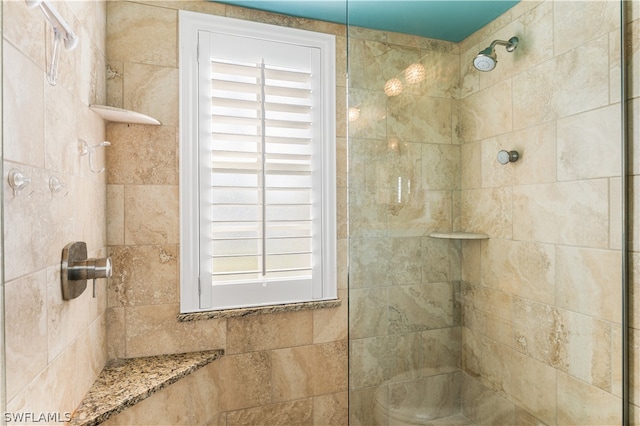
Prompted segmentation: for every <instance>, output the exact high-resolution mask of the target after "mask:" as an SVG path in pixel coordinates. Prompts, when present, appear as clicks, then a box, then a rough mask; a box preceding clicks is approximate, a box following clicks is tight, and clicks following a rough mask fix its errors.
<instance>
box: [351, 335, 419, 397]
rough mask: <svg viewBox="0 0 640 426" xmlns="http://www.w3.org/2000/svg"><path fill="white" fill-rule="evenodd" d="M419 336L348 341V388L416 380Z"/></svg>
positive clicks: (381, 337)
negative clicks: (410, 379) (409, 379)
mask: <svg viewBox="0 0 640 426" xmlns="http://www.w3.org/2000/svg"><path fill="white" fill-rule="evenodd" d="M421 344H422V342H421V339H420V333H407V334H402V335H393V336H380V337H371V338H366V339H355V340H351V343H350V346H351V347H350V353H349V369H350V370H349V374H350V375H349V386H350V387H351V389H361V388H364V387H369V386H379V385H380V384H382V383H383V382H387V381H391V382H396V381H402V380H406V379H408V378H412V377H417V374H418V370H419V368H420V355H419V354H420V346H421Z"/></svg>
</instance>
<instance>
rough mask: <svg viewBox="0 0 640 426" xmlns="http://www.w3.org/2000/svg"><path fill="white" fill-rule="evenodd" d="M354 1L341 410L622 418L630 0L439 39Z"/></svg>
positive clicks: (524, 12)
mask: <svg viewBox="0 0 640 426" xmlns="http://www.w3.org/2000/svg"><path fill="white" fill-rule="evenodd" d="M348 3H349V21H350V23H351V24H350V25H349V26H348V46H349V50H348V71H349V87H348V108H349V111H348V112H349V114H348V117H349V118H348V119H349V139H348V150H349V182H348V195H349V265H350V266H349V326H350V355H349V356H350V371H349V383H350V384H349V388H350V391H349V392H350V423H351V424H352V425H374V424H377V425H395V424H430V423H429V422H433V421H445V419H446V420H447V421H450V422H453V423H454V424H480V423H482V424H485V423H489V424H501V425H502V424H512V425H515V424H529V423H530V422H531V423H536V422H537V423H540V422H542V423H545V424H620V423H621V422H622V406H623V401H622V399H623V398H622V382H623V377H622V335H623V328H622V300H623V298H622V281H623V273H622V270H623V265H622V256H621V251H622V249H623V247H622V241H623V236H622V235H623V231H622V229H623V224H622V196H621V194H622V192H621V191H622V190H621V188H622V179H621V176H622V174H623V170H622V167H621V164H622V155H623V150H622V143H621V138H622V135H621V128H622V117H621V107H620V99H621V94H620V93H621V72H620V67H621V65H620V62H621V60H620V28H621V19H620V5H619V4H618V3H616V2H586V1H584V2H583V1H579V2H563V1H560V2H558V1H555V2H554V1H543V2H536V3H534V2H521V3H519V4H517V5H516V6H514V7H513V8H511V9H509V10H508V11H506V12H505V13H503V14H502V15H501V16H499V17H498V18H497V19H495V20H494V21H492V22H490V23H489V24H487V25H486V26H484V27H482V28H481V29H479V30H477V31H475V32H473V33H472V34H470V35H469V36H467V37H465V38H464V39H463V40H461V41H443V40H437V39H431V38H425V37H418V36H412V35H407V34H400V33H396V32H389V31H382V30H374V29H370V28H369V29H365V28H363V27H360V26H356V25H353V22H354V21H357V19H354V18H356V17H357V14H358V13H362V12H361V10H362V9H360V7H362V6H363V5H362V3H363V2H357V1H350V2H348ZM408 3H409V2H408ZM413 3H428V2H413ZM409 4H410V3H409ZM415 6H416V13H418V12H417V10H418V9H419V8H418V7H417V5H415ZM398 7H399V6H398ZM460 7H462V6H460ZM596 21H597V22H598V24H597V25H594V24H593V23H594V22H596ZM425 25H426V24H425ZM632 28H636V27H632ZM514 36H516V37H518V38H519V45H518V47H517V48H516V49H515V50H514V51H513V52H510V53H509V52H507V50H506V49H504V46H501V45H498V46H497V47H496V55H497V57H498V63H497V66H496V68H495V69H494V70H493V71H491V72H481V71H478V70H477V69H475V68H474V67H473V59H474V57H475V56H476V55H477V54H478V52H480V51H482V50H485V49H486V48H487V47H488V46H490V45H491V44H492V42H493V41H494V40H509V39H510V38H511V37H514ZM636 49H637V47H636ZM502 150H505V151H517V152H519V154H520V156H519V159H518V160H517V161H516V162H511V163H507V164H505V165H503V164H500V162H498V161H497V155H498V153H499V152H500V151H502Z"/></svg>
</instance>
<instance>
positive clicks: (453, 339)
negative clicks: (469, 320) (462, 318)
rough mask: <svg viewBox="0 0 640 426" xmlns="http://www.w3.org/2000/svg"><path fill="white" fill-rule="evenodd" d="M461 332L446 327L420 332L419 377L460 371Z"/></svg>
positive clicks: (457, 329) (457, 328) (455, 328)
mask: <svg viewBox="0 0 640 426" xmlns="http://www.w3.org/2000/svg"><path fill="white" fill-rule="evenodd" d="M461 344H462V332H461V329H460V327H447V328H441V329H438V330H427V331H423V332H422V361H421V365H420V375H421V376H433V375H436V374H441V373H449V372H453V371H458V370H460V367H461V364H460V362H461V361H460V357H461Z"/></svg>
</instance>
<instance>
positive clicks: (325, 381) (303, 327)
mask: <svg viewBox="0 0 640 426" xmlns="http://www.w3.org/2000/svg"><path fill="white" fill-rule="evenodd" d="M179 9H184V10H191V11H195V12H202V13H210V14H215V15H221V16H228V17H232V18H239V19H246V20H253V21H260V22H266V23H271V24H277V25H283V26H293V27H297V28H303V29H310V30H315V31H320V32H328V33H331V34H335V35H337V51H338V58H337V64H338V70H337V75H338V76H341V77H340V80H339V81H338V87H337V93H338V109H337V110H338V135H337V136H338V155H339V157H340V158H339V161H338V170H339V172H338V173H339V174H338V180H337V181H338V186H339V187H338V200H339V212H338V217H339V226H338V228H339V229H338V239H339V243H338V244H339V254H338V257H339V260H338V263H339V295H340V297H341V298H342V299H343V300H345V303H343V306H342V307H340V308H337V309H325V310H317V311H303V312H291V313H282V314H273V315H262V316H253V317H246V318H230V319H218V320H206V321H194V322H185V323H180V322H178V321H177V318H176V317H177V314H178V312H179V247H178V243H179V224H178V220H179V205H178V184H179V182H178V167H179V158H178V155H177V153H178V133H179V131H178V130H179V129H178V124H179V123H178V83H179V80H178V79H179V69H178V45H177V41H178V10H179ZM345 43H346V37H345V30H344V28H343V27H341V26H337V25H332V24H326V23H321V22H315V21H308V20H303V19H295V18H291V17H284V16H279V15H274V14H268V13H262V12H257V11H251V10H247V9H242V8H237V7H232V6H226V5H223V4H217V3H213V2H205V1H193V2H191V1H182V2H169V1H167V2H152V1H149V2H127V1H119V2H108V5H107V57H108V60H107V102H108V105H111V106H116V107H123V108H127V109H131V110H135V111H139V112H142V113H145V114H148V115H151V116H153V117H155V118H157V119H158V120H159V121H160V122H161V123H162V125H161V126H157V127H154V126H141V125H127V124H118V123H109V124H108V126H107V137H108V139H109V140H111V141H112V142H113V146H112V147H111V149H110V150H109V152H108V158H107V182H108V185H107V233H108V242H109V252H110V255H111V256H112V258H113V261H114V276H113V278H112V279H111V280H110V284H109V295H108V303H109V306H108V330H109V331H108V333H109V336H108V342H109V356H110V357H112V358H114V357H127V358H128V357H137V356H146V355H156V354H162V353H176V352H188V351H196V350H205V349H218V348H222V349H225V356H224V357H223V358H222V359H220V360H219V361H216V362H215V363H214V364H215V366H214V367H212V368H213V369H214V370H216V371H214V372H212V373H211V374H213V375H214V376H215V379H214V380H209V381H203V384H202V386H210V387H212V388H213V387H215V388H217V389H218V390H219V391H216V390H215V389H212V392H214V393H215V394H217V395H218V396H217V397H216V398H217V407H216V409H217V410H214V412H215V413H218V412H219V413H221V414H220V416H219V417H218V420H219V421H220V422H222V423H223V424H224V422H225V421H226V424H228V425H231V424H236V423H237V424H246V422H250V421H251V420H250V419H252V418H260V419H272V420H273V421H274V422H281V423H282V424H318V425H324V424H345V423H346V416H347V392H346V391H347V304H346V267H345V265H346V223H345V219H344V218H345V217H346V214H345V210H346V121H345V120H344V117H345V116H346V111H345V106H344V105H345V99H346V89H345V81H344V75H345V73H346V71H345V61H346V46H345ZM185 386H186V385H185ZM156 400H157V398H156ZM212 403H213V404H215V402H213V401H212ZM150 404H151V403H150ZM177 405H180V406H179V407H178V406H177ZM148 406H152V405H148ZM172 407H175V408H169V409H168V410H169V411H171V412H170V413H169V414H168V415H169V416H170V418H176V419H179V418H181V417H180V416H181V415H182V414H184V413H182V414H181V413H179V412H173V411H175V410H178V411H180V410H182V411H184V406H182V405H181V404H173V405H172ZM136 415H142V416H143V418H144V414H136ZM283 416H284V417H283ZM131 418H135V417H131ZM138 419H139V417H138ZM185 422H187V423H188V421H187V420H185Z"/></svg>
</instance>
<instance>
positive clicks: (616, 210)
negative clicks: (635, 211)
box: [609, 178, 628, 250]
mask: <svg viewBox="0 0 640 426" xmlns="http://www.w3.org/2000/svg"><path fill="white" fill-rule="evenodd" d="M621 193H622V183H621V179H620V178H611V179H609V248H610V249H612V250H620V249H621V247H622V238H623V236H625V238H626V235H628V232H627V231H626V230H625V231H623V228H622V195H621Z"/></svg>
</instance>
